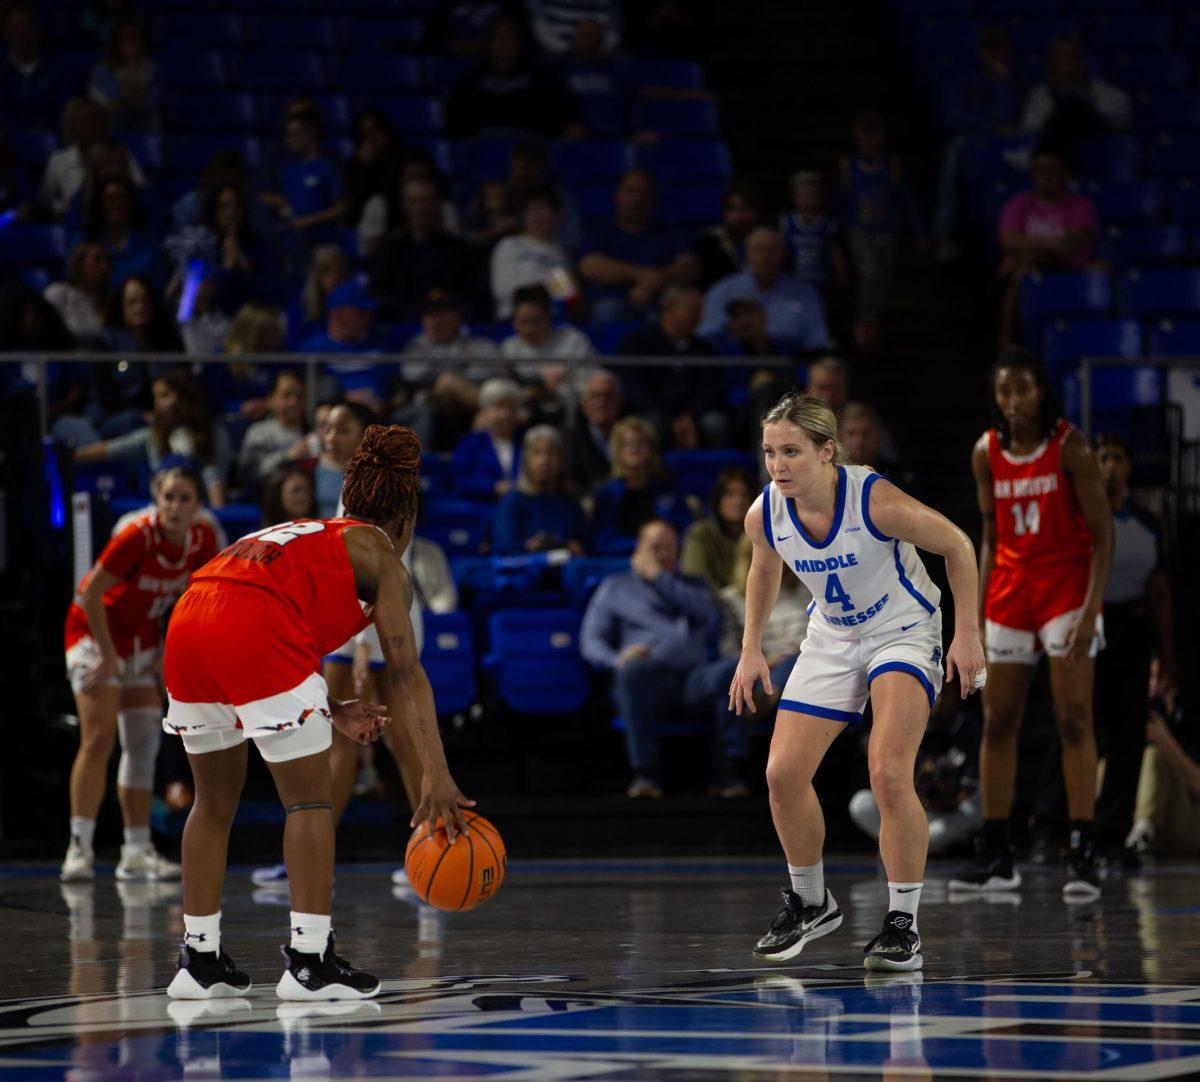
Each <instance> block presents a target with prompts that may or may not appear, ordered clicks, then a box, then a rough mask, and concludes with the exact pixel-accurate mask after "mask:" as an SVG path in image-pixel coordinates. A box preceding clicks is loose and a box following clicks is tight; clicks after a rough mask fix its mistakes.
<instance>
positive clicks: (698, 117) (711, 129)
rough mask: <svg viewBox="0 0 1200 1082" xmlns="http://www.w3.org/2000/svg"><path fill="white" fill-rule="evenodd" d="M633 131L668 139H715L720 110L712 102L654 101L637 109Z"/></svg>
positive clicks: (647, 102)
mask: <svg viewBox="0 0 1200 1082" xmlns="http://www.w3.org/2000/svg"><path fill="white" fill-rule="evenodd" d="M633 130H634V131H656V132H660V133H661V134H662V135H663V136H664V137H666V138H668V139H698V138H703V137H704V136H715V135H716V134H717V131H718V124H717V108H716V106H715V105H713V104H712V102H708V101H687V100H683V101H677V100H675V99H672V98H662V99H656V98H652V99H650V100H649V101H644V102H642V103H641V104H640V105H638V106H637V108H635V109H634V111H633Z"/></svg>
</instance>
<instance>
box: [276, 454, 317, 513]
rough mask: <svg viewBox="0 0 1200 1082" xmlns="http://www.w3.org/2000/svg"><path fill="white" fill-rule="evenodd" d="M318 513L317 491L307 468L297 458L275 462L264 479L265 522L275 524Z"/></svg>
mask: <svg viewBox="0 0 1200 1082" xmlns="http://www.w3.org/2000/svg"><path fill="white" fill-rule="evenodd" d="M316 517H317V500H316V494H315V493H314V492H313V481H312V477H311V476H310V475H309V472H308V470H306V469H305V468H304V467H303V466H301V465H300V464H299V463H298V462H285V463H284V464H283V465H282V466H276V467H275V468H274V469H273V470H272V471H271V472H270V474H269V475H268V476H267V477H266V479H265V480H264V481H263V497H262V524H263V525H264V526H276V525H278V524H279V523H281V522H295V521H296V519H298V518H316Z"/></svg>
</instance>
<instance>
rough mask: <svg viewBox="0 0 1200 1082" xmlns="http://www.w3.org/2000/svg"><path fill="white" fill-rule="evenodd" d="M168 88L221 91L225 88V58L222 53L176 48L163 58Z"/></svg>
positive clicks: (164, 54) (163, 68)
mask: <svg viewBox="0 0 1200 1082" xmlns="http://www.w3.org/2000/svg"><path fill="white" fill-rule="evenodd" d="M161 63H162V71H163V78H164V80H165V82H166V84H167V86H171V87H190V88H192V89H196V88H207V89H209V90H220V89H223V88H224V86H225V79H226V72H225V58H224V57H223V56H222V55H221V54H220V53H202V52H196V51H195V50H194V49H187V48H179V47H174V48H171V49H170V50H168V51H165V52H164V53H163V55H162V57H161Z"/></svg>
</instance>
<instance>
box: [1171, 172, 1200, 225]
mask: <svg viewBox="0 0 1200 1082" xmlns="http://www.w3.org/2000/svg"><path fill="white" fill-rule="evenodd" d="M1168 204H1169V207H1170V212H1169V214H1168V217H1169V218H1170V219H1171V221H1173V222H1178V223H1180V224H1181V225H1193V224H1195V223H1198V222H1200V185H1197V184H1196V182H1195V181H1194V180H1192V178H1191V177H1184V178H1183V179H1182V180H1177V181H1176V182H1175V183H1174V184H1173V185H1172V186H1171V189H1170V197H1169V199H1168Z"/></svg>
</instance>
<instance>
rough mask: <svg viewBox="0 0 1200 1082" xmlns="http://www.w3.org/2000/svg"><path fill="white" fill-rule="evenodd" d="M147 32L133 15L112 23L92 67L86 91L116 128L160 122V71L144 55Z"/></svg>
mask: <svg viewBox="0 0 1200 1082" xmlns="http://www.w3.org/2000/svg"><path fill="white" fill-rule="evenodd" d="M147 52H148V42H147V41H146V32H145V30H143V29H142V27H141V24H140V23H139V22H138V21H137V19H135V18H131V17H126V18H123V19H119V20H118V21H117V22H115V23H114V24H113V27H112V29H111V30H110V31H109V33H108V38H107V41H106V44H105V48H104V59H103V60H101V61H100V63H99V64H97V65H96V66H95V67H94V68H93V69H92V78H91V82H90V83H89V84H88V93H89V94H90V95H91V97H92V100H93V101H95V102H98V103H99V104H100V105H102V106H104V108H105V109H106V110H107V111H108V115H109V119H110V121H111V123H112V129H113V131H116V132H121V133H129V132H156V131H158V130H159V128H160V127H161V125H162V118H161V116H160V115H159V110H160V109H161V108H162V72H161V71H160V70H159V67H158V64H156V63H155V62H154V61H153V60H152V59H150V57H149V56H148V55H147Z"/></svg>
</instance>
